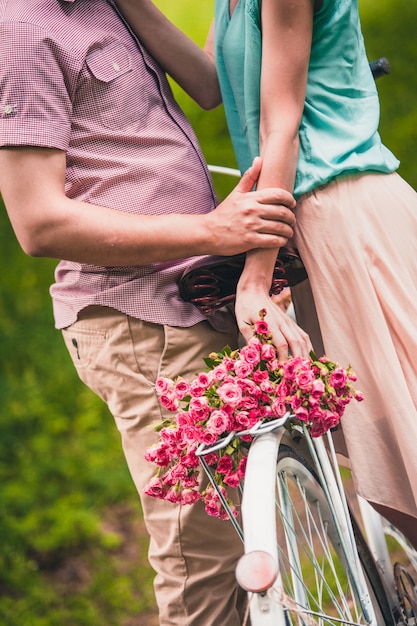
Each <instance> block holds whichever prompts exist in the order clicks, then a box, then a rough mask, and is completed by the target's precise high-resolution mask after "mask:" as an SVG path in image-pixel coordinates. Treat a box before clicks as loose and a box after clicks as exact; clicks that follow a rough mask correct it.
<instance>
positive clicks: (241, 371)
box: [235, 361, 253, 378]
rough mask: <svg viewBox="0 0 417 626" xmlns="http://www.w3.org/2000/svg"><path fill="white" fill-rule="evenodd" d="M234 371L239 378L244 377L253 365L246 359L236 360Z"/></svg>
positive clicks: (251, 369)
mask: <svg viewBox="0 0 417 626" xmlns="http://www.w3.org/2000/svg"><path fill="white" fill-rule="evenodd" d="M235 372H236V375H237V376H239V377H240V378H246V377H247V376H249V374H251V373H252V372H253V365H252V364H251V363H248V362H247V361H236V363H235Z"/></svg>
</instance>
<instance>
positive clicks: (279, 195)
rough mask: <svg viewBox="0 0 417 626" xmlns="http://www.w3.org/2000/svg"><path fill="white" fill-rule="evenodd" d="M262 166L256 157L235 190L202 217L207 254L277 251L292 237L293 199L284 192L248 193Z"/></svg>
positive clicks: (281, 190) (263, 191) (293, 220)
mask: <svg viewBox="0 0 417 626" xmlns="http://www.w3.org/2000/svg"><path fill="white" fill-rule="evenodd" d="M261 167H262V160H261V159H260V158H259V157H257V158H256V159H255V160H254V162H253V165H252V167H250V168H249V169H248V170H247V171H246V172H245V174H244V175H243V177H242V178H241V180H240V181H239V183H238V185H237V186H236V187H235V189H234V190H233V191H232V192H231V193H230V194H229V195H228V196H227V198H226V199H225V200H224V201H223V202H222V203H221V204H219V206H218V207H217V208H216V209H215V210H214V211H212V212H211V213H209V214H208V215H206V221H207V224H208V237H209V239H208V241H207V244H208V246H207V247H208V249H210V251H209V252H208V254H219V255H226V256H227V255H233V254H239V253H240V252H247V251H248V250H253V249H254V248H276V249H278V248H280V247H282V246H284V245H285V244H286V243H287V241H288V239H289V238H290V237H292V235H293V227H294V224H295V215H294V213H293V211H292V209H294V208H295V200H294V198H293V196H292V195H291V194H290V193H289V192H288V191H285V190H284V189H278V188H271V189H262V191H252V189H253V186H254V185H255V183H256V181H257V179H258V177H259V174H260V171H261Z"/></svg>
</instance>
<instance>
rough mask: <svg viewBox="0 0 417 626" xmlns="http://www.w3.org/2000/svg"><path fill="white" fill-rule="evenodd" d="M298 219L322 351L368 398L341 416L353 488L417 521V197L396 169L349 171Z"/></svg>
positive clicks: (302, 205)
mask: <svg viewBox="0 0 417 626" xmlns="http://www.w3.org/2000/svg"><path fill="white" fill-rule="evenodd" d="M296 216H297V225H296V233H295V243H296V245H297V247H298V249H299V251H300V253H301V256H302V258H303V260H304V263H305V265H306V267H307V271H308V274H309V277H310V283H311V288H312V291H313V295H314V300H315V303H316V308H317V315H318V319H319V322H320V327H321V333H322V336H323V342H324V349H325V352H326V354H327V355H328V357H329V358H331V359H332V360H335V361H338V362H339V363H340V364H341V365H343V366H346V365H348V364H351V365H352V367H353V369H354V370H355V372H356V374H357V376H358V381H357V383H356V387H357V388H358V389H360V390H361V391H362V392H363V393H364V396H365V400H364V401H363V402H362V403H357V402H353V403H351V405H349V407H348V409H347V411H346V413H345V415H344V417H343V419H342V424H343V433H344V436H345V439H346V444H347V449H348V453H349V459H350V463H351V466H352V470H353V475H354V480H355V484H356V487H357V489H358V492H359V493H360V494H361V495H362V496H363V497H365V498H366V499H368V500H370V501H371V502H374V503H376V504H380V505H383V506H388V507H390V508H393V509H397V510H399V511H402V512H403V513H406V514H408V515H411V516H414V517H416V518H417V193H416V192H415V191H414V190H413V189H412V188H411V187H410V186H409V185H408V184H407V183H406V182H405V181H404V180H403V179H402V178H401V177H400V176H399V175H398V174H389V175H385V174H365V175H361V176H352V177H347V178H343V179H341V180H339V181H336V182H332V183H330V184H328V185H327V186H325V187H322V188H320V189H318V190H316V191H314V192H312V193H310V194H306V195H305V196H303V197H302V198H300V200H299V201H298V203H297V209H296Z"/></svg>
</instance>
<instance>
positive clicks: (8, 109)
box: [3, 104, 16, 115]
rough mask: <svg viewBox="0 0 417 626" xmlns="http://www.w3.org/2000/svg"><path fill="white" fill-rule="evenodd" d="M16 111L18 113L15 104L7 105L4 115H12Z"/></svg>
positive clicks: (4, 108)
mask: <svg viewBox="0 0 417 626" xmlns="http://www.w3.org/2000/svg"><path fill="white" fill-rule="evenodd" d="M15 111H16V106H15V105H13V104H6V105H5V106H4V107H3V113H4V115H10V114H11V113H14V112H15Z"/></svg>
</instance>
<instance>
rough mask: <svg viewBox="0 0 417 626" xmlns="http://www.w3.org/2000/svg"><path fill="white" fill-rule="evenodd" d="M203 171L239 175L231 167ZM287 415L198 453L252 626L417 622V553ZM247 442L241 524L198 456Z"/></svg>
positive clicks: (379, 71) (211, 289) (211, 286)
mask: <svg viewBox="0 0 417 626" xmlns="http://www.w3.org/2000/svg"><path fill="white" fill-rule="evenodd" d="M371 68H372V71H373V74H374V76H375V77H378V76H380V75H383V74H386V73H388V72H389V63H388V62H387V60H386V59H384V58H382V59H379V60H378V61H375V62H373V63H371ZM209 168H210V170H211V172H212V173H220V174H226V175H231V176H240V172H239V171H238V170H235V169H233V168H228V167H223V166H209ZM199 286H200V287H202V288H203V297H204V298H206V297H207V295H208V296H209V298H208V299H209V300H210V297H212V295H213V297H215V296H216V293H215V289H216V285H215V283H213V282H212V277H211V276H210V277H209V278H208V280H207V277H206V280H205V282H204V281H203V284H201V285H199ZM217 295H218V294H217ZM291 417H292V416H291V415H289V414H287V415H286V416H284V417H283V418H281V419H277V420H274V421H273V422H268V423H265V424H263V423H259V424H257V425H256V427H255V428H252V429H250V430H248V431H244V432H243V433H231V434H230V435H229V436H228V437H225V438H224V439H222V440H220V441H218V442H217V443H216V445H214V446H209V447H208V446H204V445H202V446H200V448H199V450H198V452H197V454H198V456H199V457H200V461H201V464H202V466H203V468H204V470H205V472H206V474H207V476H208V478H209V479H210V481H211V483H212V485H213V487H214V488H215V489H216V491H217V493H218V496H219V498H220V500H221V502H222V504H223V506H224V508H225V509H226V511H228V512H229V517H230V520H231V522H232V523H233V525H234V527H235V529H236V532H237V533H238V534H239V536H240V537H241V539H242V541H243V543H244V556H243V557H242V558H241V560H240V561H239V563H238V566H237V569H236V576H237V580H238V582H239V584H240V586H241V587H242V588H244V589H245V590H246V591H248V594H249V603H248V606H249V611H250V620H251V624H252V626H291V625H292V624H297V625H299V626H310V625H311V624H320V625H321V624H323V625H324V624H332V625H336V624H349V625H356V626H363V625H368V626H400V625H401V626H412V625H413V624H417V552H416V551H415V550H414V549H413V548H412V547H411V546H410V545H409V544H408V542H407V541H406V539H405V538H404V537H403V535H402V534H401V533H400V532H399V531H398V530H397V529H396V528H394V527H393V526H392V525H390V524H389V523H388V522H387V521H386V520H384V519H383V518H382V517H381V516H380V515H378V513H376V511H374V509H372V507H371V506H370V505H369V504H368V503H367V502H366V501H364V500H362V499H361V498H359V497H357V496H356V495H355V494H354V492H353V490H352V488H351V486H350V484H349V475H348V473H347V471H346V470H345V469H344V468H342V469H341V468H340V467H339V462H338V458H337V454H336V450H335V446H334V443H333V438H332V435H331V433H328V434H327V435H325V436H324V437H323V438H318V439H316V438H315V439H312V438H311V437H310V435H309V433H308V431H307V429H306V428H304V429H303V428H301V427H300V428H298V427H297V428H295V429H294V428H293V429H292V432H291V433H290V432H289V431H288V430H287V429H286V423H287V422H289V420H290V419H291ZM244 435H251V436H252V437H253V441H252V443H251V445H250V448H249V452H248V460H247V469H246V475H245V480H244V484H243V485H241V492H242V509H241V523H239V522H238V521H237V520H236V518H235V517H234V515H233V513H232V512H231V511H230V509H229V507H228V504H227V501H226V500H225V498H224V496H223V495H222V493H221V492H220V491H219V490H218V489H217V484H216V481H215V479H214V476H213V475H212V473H211V470H210V468H209V466H208V465H207V463H205V460H204V458H205V456H206V455H207V454H210V453H211V452H214V451H218V450H221V449H223V448H225V447H227V445H228V444H229V442H230V441H231V439H232V438H233V437H236V436H238V437H239V436H244ZM342 474H343V477H342Z"/></svg>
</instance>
